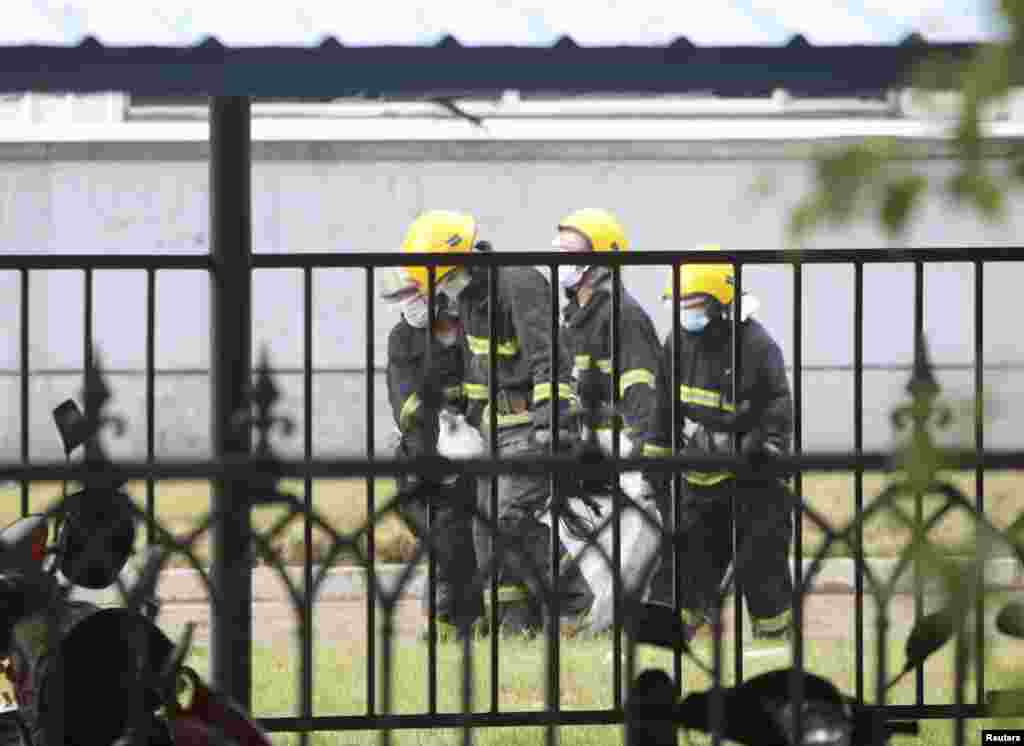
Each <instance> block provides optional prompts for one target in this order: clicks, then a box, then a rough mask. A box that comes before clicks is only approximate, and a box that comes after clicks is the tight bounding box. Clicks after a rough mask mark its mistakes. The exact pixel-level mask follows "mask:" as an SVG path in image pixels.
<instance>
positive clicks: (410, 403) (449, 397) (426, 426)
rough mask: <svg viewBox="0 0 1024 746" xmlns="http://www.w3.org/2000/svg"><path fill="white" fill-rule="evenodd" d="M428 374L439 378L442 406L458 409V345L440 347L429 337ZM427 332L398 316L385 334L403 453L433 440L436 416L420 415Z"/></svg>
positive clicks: (393, 406) (416, 452) (412, 452)
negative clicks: (396, 320) (442, 398)
mask: <svg viewBox="0 0 1024 746" xmlns="http://www.w3.org/2000/svg"><path fill="white" fill-rule="evenodd" d="M432 341H433V348H432V350H431V368H432V371H431V372H432V373H433V374H434V375H435V376H437V379H436V380H439V381H440V384H441V387H442V392H443V394H444V403H445V406H446V407H451V408H453V409H457V410H462V409H463V408H464V406H463V405H464V400H463V393H462V348H461V346H460V345H459V344H455V345H453V346H451V347H444V346H443V345H442V344H441V343H440V342H438V341H437V340H436V339H432ZM426 351H427V332H426V330H424V329H416V328H415V327H413V326H410V325H409V323H408V322H407V321H406V320H405V319H401V320H400V321H399V322H398V323H397V324H395V326H394V328H392V330H391V333H390V334H389V335H388V367H387V384H388V398H389V400H390V401H391V412H392V414H393V416H394V418H395V424H397V425H398V429H399V430H400V431H401V432H402V436H403V438H402V439H403V443H404V445H405V452H406V455H408V456H410V457H414V456H417V455H419V454H421V453H422V452H423V449H424V448H425V447H426V445H427V443H429V442H431V441H436V439H437V427H438V425H437V417H436V415H435V416H434V417H430V418H428V417H424V416H423V398H422V396H423V383H424V381H426V380H428V376H427V371H426V370H425V369H424V359H425V357H426Z"/></svg>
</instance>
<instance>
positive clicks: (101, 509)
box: [0, 399, 270, 746]
mask: <svg viewBox="0 0 1024 746" xmlns="http://www.w3.org/2000/svg"><path fill="white" fill-rule="evenodd" d="M53 414H54V419H55V421H56V424H57V428H58V430H59V431H60V435H61V438H62V440H63V443H64V449H65V453H66V455H67V456H68V457H70V455H71V453H72V452H73V451H74V450H75V449H76V448H78V447H80V446H83V445H86V446H88V444H89V442H90V441H91V439H93V438H94V437H95V435H96V433H95V432H94V430H95V427H91V426H90V425H89V424H88V423H87V421H86V418H85V417H84V416H83V415H82V413H81V411H80V410H79V409H78V406H77V405H76V404H75V402H74V401H72V400H70V399H69V400H67V401H65V402H64V403H63V404H61V405H60V406H59V407H58V408H57V409H56V410H54V413H53ZM102 465H103V464H102V463H101V464H99V466H100V467H102ZM102 472H103V470H102V468H100V469H98V470H97V472H96V478H95V479H91V480H90V481H88V482H87V483H86V485H85V487H84V489H82V490H80V491H78V492H76V493H74V494H72V495H69V496H66V497H65V498H64V499H63V501H62V503H61V505H60V507H59V508H58V510H57V511H55V515H54V516H53V517H54V518H55V519H56V520H55V524H56V530H55V531H54V534H55V537H54V541H53V542H52V543H51V542H50V526H49V518H50V517H51V516H48V515H43V514H33V515H28V516H25V517H23V518H20V519H18V520H17V521H14V522H13V523H12V524H10V525H8V526H7V527H6V528H5V529H3V531H0V658H3V659H4V661H3V672H4V674H5V675H6V676H7V679H8V681H9V682H10V683H11V686H12V688H13V692H14V697H13V702H9V703H8V704H7V706H6V707H5V708H4V709H3V710H2V711H0V744H4V745H7V744H10V745H11V746H14V745H15V744H18V745H19V746H58V745H63V746H115V745H116V746H213V744H230V745H232V746H270V740H269V737H268V736H267V735H266V734H265V733H264V732H263V730H262V729H261V728H260V727H259V726H258V725H257V724H256V723H255V722H254V721H253V720H252V718H250V717H249V716H248V715H247V714H246V713H245V712H243V711H242V709H241V708H240V707H239V706H238V705H237V704H236V703H235V702H233V701H232V700H231V699H230V698H229V697H227V696H225V695H224V694H222V693H220V692H217V691H215V690H214V689H212V688H211V687H210V686H209V685H208V684H207V683H206V682H204V681H203V679H202V678H201V677H200V676H199V675H198V674H197V673H196V672H195V670H194V669H192V668H191V667H189V666H187V665H185V661H186V660H187V658H188V653H189V650H190V648H191V641H192V631H193V629H194V625H191V624H190V625H188V626H187V627H186V630H185V634H184V635H183V637H182V639H181V640H180V641H179V642H178V643H177V644H175V643H173V642H172V641H171V640H170V638H168V636H167V635H166V634H164V632H163V631H162V630H160V628H159V627H157V626H156V624H155V623H154V622H153V621H151V620H150V619H149V618H148V617H147V615H146V614H144V613H142V612H141V611H138V610H136V609H138V608H145V609H147V610H148V612H149V613H150V614H151V615H153V616H155V613H156V611H157V610H158V609H159V605H158V603H157V601H156V598H155V596H156V593H155V587H156V583H155V576H156V569H158V568H159V567H161V566H162V564H163V555H161V554H160V553H159V552H154V553H153V554H152V555H151V557H150V559H149V560H148V561H147V562H146V565H145V567H144V569H143V571H142V573H141V574H140V581H139V582H138V583H136V585H135V588H133V589H132V591H131V593H132V594H133V595H134V602H133V603H132V604H129V605H128V606H126V607H106V608H102V607H100V606H98V605H96V604H93V603H90V602H87V601H81V600H73V599H72V592H73V591H74V589H75V588H76V587H80V588H88V589H92V590H99V589H105V588H109V587H110V586H112V585H115V584H117V583H118V582H119V581H118V579H119V577H120V574H121V572H122V570H123V569H124V567H125V565H126V564H127V562H128V559H129V557H130V556H131V555H132V554H133V552H134V543H135V524H136V509H135V507H134V505H133V504H132V501H131V497H130V496H129V495H127V494H126V493H125V492H124V491H123V490H122V487H123V486H124V482H121V481H117V480H112V479H110V478H109V477H104V476H103V473H102ZM149 576H151V577H150V579H149V582H148V585H146V584H145V583H146V581H144V579H145V578H147V577H149ZM150 586H151V588H150ZM147 588H148V589H149V590H147Z"/></svg>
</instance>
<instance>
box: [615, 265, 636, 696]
mask: <svg viewBox="0 0 1024 746" xmlns="http://www.w3.org/2000/svg"><path fill="white" fill-rule="evenodd" d="M621 323H622V268H621V267H620V266H619V265H618V264H613V265H612V329H611V332H612V338H611V353H612V412H613V415H612V458H614V459H615V460H616V461H618V460H619V458H620V457H621V455H622V454H621V453H620V448H619V434H620V433H621V432H622V423H621V422H620V419H621V418H620V417H619V416H618V411H619V386H620V385H621V379H622V375H621V371H620V370H619V358H620V357H621V355H620V351H621V350H620V348H621V347H622V339H621V334H620V333H619V332H620V330H621V328H622V327H621V326H620V324H621ZM619 473H620V470H619V469H616V471H615V477H614V479H615V481H616V483H617V482H618V478H619ZM612 565H613V566H614V567H615V576H614V578H613V583H612V603H613V604H614V605H613V609H614V611H613V625H612V675H613V677H614V680H615V686H614V688H613V689H612V695H613V698H614V700H613V701H614V703H615V708H616V709H619V708H620V707H622V614H621V613H620V610H621V606H622V495H621V494H620V491H619V490H617V489H613V490H612ZM630 683H632V682H630Z"/></svg>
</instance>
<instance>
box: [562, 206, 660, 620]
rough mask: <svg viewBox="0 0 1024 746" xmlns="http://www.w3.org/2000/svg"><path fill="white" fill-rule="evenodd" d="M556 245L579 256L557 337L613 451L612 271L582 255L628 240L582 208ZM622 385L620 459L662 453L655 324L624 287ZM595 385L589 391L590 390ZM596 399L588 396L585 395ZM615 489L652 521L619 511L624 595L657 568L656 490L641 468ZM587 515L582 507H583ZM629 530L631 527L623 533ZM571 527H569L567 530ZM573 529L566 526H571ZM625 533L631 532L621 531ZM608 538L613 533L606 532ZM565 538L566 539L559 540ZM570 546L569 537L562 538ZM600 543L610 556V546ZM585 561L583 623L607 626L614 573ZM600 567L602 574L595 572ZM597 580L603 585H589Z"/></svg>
mask: <svg viewBox="0 0 1024 746" xmlns="http://www.w3.org/2000/svg"><path fill="white" fill-rule="evenodd" d="M553 246H554V248H556V249H558V250H559V251H561V252H563V253H565V254H572V255H573V256H575V257H577V259H576V261H578V262H579V263H578V264H563V265H561V266H559V268H558V281H559V284H560V286H561V287H562V289H563V291H564V292H565V294H566V297H567V299H568V304H567V305H566V307H565V309H564V311H563V331H562V335H561V341H562V344H563V345H564V347H565V349H566V351H567V353H568V357H569V359H570V360H572V361H574V363H575V365H574V367H573V377H574V379H575V380H576V383H577V387H579V384H580V381H581V378H584V379H587V386H588V388H589V390H591V391H593V392H594V393H593V395H592V397H586V398H585V397H584V396H582V395H581V394H582V392H581V391H580V390H579V389H577V398H578V399H580V400H581V403H586V404H587V405H588V406H589V407H600V408H603V409H604V410H605V412H604V416H603V417H601V418H599V419H598V420H597V422H596V423H595V429H596V431H597V432H596V435H597V440H598V442H599V444H600V445H601V448H602V450H603V451H604V452H605V453H606V454H608V455H611V453H612V452H613V449H612V441H611V438H612V432H613V431H612V420H611V417H612V416H613V415H611V405H612V403H613V400H612V388H611V387H612V383H613V379H612V292H613V287H612V272H611V268H610V267H603V266H596V265H590V264H589V263H588V262H587V255H588V254H590V253H592V252H609V251H627V250H628V249H629V241H628V240H627V238H626V233H625V230H624V229H623V227H622V225H621V224H620V223H619V221H618V219H617V218H616V217H615V216H614V215H613V214H612V213H610V212H609V211H607V210H603V209H598V208H584V209H581V210H577V211H575V212H573V213H571V214H569V215H567V216H566V217H565V218H564V219H563V220H562V221H561V222H560V223H559V224H558V234H557V236H556V238H555V241H554V244H553ZM617 335H618V340H619V370H620V375H619V388H620V402H619V405H618V409H617V410H616V411H617V412H618V415H619V417H620V449H619V455H620V457H621V458H637V457H640V456H654V457H657V456H665V455H669V453H670V451H668V450H666V449H665V448H664V447H663V446H659V445H658V443H657V442H656V438H657V434H658V423H657V418H658V412H659V410H658V398H657V392H656V383H657V379H658V373H659V367H660V366H661V363H662V361H661V343H660V340H659V338H658V333H657V330H656V329H655V327H654V324H653V322H652V321H651V319H650V317H649V316H648V314H647V312H646V311H645V310H644V309H643V307H642V306H641V305H640V304H639V303H638V302H637V301H636V300H635V299H634V298H633V296H632V295H630V293H629V292H627V291H625V290H622V292H621V295H620V305H619V325H618V332H617ZM590 387H592V388H590ZM591 398H592V399H593V401H591V400H590V399H591ZM620 486H621V487H622V489H623V491H624V492H625V493H626V495H627V496H628V497H629V498H630V499H631V500H633V501H636V504H637V505H638V506H639V507H640V508H641V509H645V510H646V511H647V513H648V516H649V517H650V519H651V520H649V521H645V519H643V518H640V517H638V516H636V515H630V514H624V515H623V518H622V523H623V529H620V534H621V535H622V536H623V541H622V544H621V555H620V557H621V560H622V564H621V567H622V577H623V590H624V593H625V594H626V595H627V596H628V595H633V594H642V593H643V592H644V591H645V590H646V587H647V585H648V579H649V578H650V574H651V571H653V570H654V569H655V568H656V565H657V559H658V554H659V552H658V546H659V544H660V527H659V523H660V520H659V518H660V516H659V511H658V508H657V506H656V504H655V502H654V498H655V494H656V491H655V488H654V486H653V485H652V484H651V482H650V481H648V480H647V479H644V478H643V476H642V475H641V474H639V473H627V474H623V475H621V477H620ZM584 512H586V511H585V510H584ZM626 527H628V530H625V529H626ZM568 529H569V527H568V526H567V527H566V530H568ZM570 533H571V531H570ZM627 533H628V536H627V535H626V534H627ZM607 534H608V535H609V536H608V538H609V539H610V534H611V531H610V530H609V531H607ZM563 541H566V539H563ZM567 543H568V541H567ZM606 543H608V542H606V541H602V542H600V544H601V546H602V549H605V550H606V551H608V554H609V555H611V552H612V545H611V544H610V543H608V545H607V546H605V544H606ZM588 564H589V563H587V562H586V561H585V560H584V565H585V569H584V575H585V576H587V579H588V581H590V582H591V586H592V587H591V589H592V591H593V593H594V595H595V602H594V607H593V608H592V609H591V614H590V617H589V618H588V619H585V620H583V622H584V623H583V628H584V629H586V630H589V631H591V632H601V631H604V630H605V629H607V627H608V625H610V624H611V623H612V619H611V617H610V614H608V613H600V612H601V609H602V608H606V609H607V611H611V609H612V606H611V604H610V603H609V604H607V605H605V606H602V605H601V601H602V599H606V600H609V601H610V596H609V595H608V594H609V593H610V592H611V589H612V583H613V580H612V578H613V576H612V575H611V569H612V568H611V566H610V565H609V564H608V562H607V560H603V561H601V562H599V563H598V565H597V566H596V567H595V566H593V565H590V567H586V565H588ZM598 570H599V572H598ZM595 585H600V586H601V587H600V588H598V587H594V586H595Z"/></svg>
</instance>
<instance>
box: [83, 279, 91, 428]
mask: <svg viewBox="0 0 1024 746" xmlns="http://www.w3.org/2000/svg"><path fill="white" fill-rule="evenodd" d="M83 279H84V280H85V293H84V300H83V303H82V305H83V312H82V324H83V328H82V339H83V340H84V345H83V349H82V383H83V386H84V384H85V376H86V375H87V371H88V370H89V364H90V362H91V361H92V354H93V339H92V267H86V268H85V272H84V275H83ZM86 448H88V445H87V446H86Z"/></svg>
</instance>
